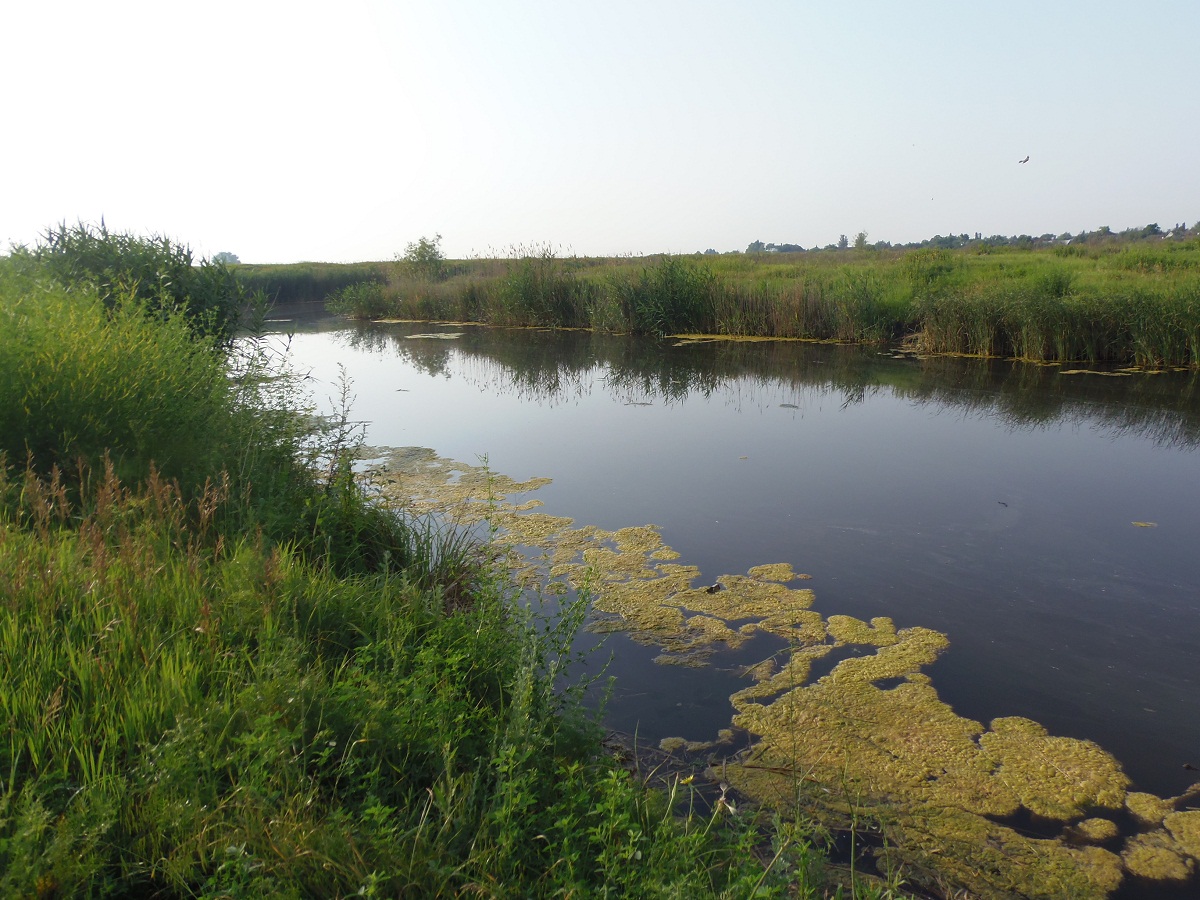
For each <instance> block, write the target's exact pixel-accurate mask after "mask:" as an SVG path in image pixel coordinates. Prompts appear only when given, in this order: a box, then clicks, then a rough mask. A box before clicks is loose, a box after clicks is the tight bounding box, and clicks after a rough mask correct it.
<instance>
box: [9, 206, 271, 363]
mask: <svg viewBox="0 0 1200 900" xmlns="http://www.w3.org/2000/svg"><path fill="white" fill-rule="evenodd" d="M14 258H15V260H16V261H17V262H18V264H23V265H24V266H25V267H27V268H29V269H32V270H36V271H37V272H38V274H39V275H41V276H43V277H49V278H51V279H53V280H55V281H57V282H58V283H60V284H61V285H63V286H65V287H67V288H70V289H76V288H84V289H85V291H86V289H87V288H91V289H92V290H94V291H95V292H96V294H98V296H99V297H100V299H101V300H102V301H103V302H104V304H105V305H106V306H107V307H109V308H110V309H112V308H114V307H116V306H117V305H120V304H134V305H137V306H140V307H141V308H142V309H144V310H146V311H149V312H154V313H161V314H163V315H166V316H171V315H177V314H182V315H183V316H184V317H185V319H186V321H187V322H188V324H189V326H190V327H191V329H192V331H193V332H195V333H196V334H198V335H202V336H210V337H213V338H215V339H216V340H217V342H218V343H221V344H225V345H228V344H229V343H230V342H231V341H232V339H233V334H234V331H235V330H236V329H237V326H238V321H239V318H240V316H241V314H242V310H243V308H244V307H245V306H246V305H247V304H249V303H250V302H251V299H252V298H251V296H250V295H249V294H248V293H247V292H246V291H245V290H244V289H243V288H242V286H241V284H240V283H239V282H238V281H237V279H236V278H235V277H234V275H233V274H232V273H231V272H230V270H229V269H228V268H227V267H226V266H225V265H223V264H221V263H219V262H212V261H208V260H201V261H200V262H199V263H197V262H196V261H195V259H194V258H193V257H192V251H191V250H190V249H188V248H187V247H185V246H181V245H179V244H175V243H172V242H171V241H170V240H169V239H167V238H165V237H150V238H141V237H137V236H136V235H132V234H118V233H114V232H111V231H109V230H108V228H107V227H106V226H105V225H104V223H103V222H101V223H100V226H99V227H98V228H94V227H92V226H89V225H85V224H82V223H80V224H79V225H75V226H71V227H68V226H67V225H66V224H65V223H64V224H62V225H59V226H57V227H52V228H50V229H48V230H47V231H46V234H45V236H44V239H43V243H41V244H40V245H39V246H38V247H36V248H35V249H34V250H32V251H29V250H25V249H19V250H18V251H17V252H16V253H14ZM89 293H90V292H89Z"/></svg>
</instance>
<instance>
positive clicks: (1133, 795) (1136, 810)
mask: <svg viewBox="0 0 1200 900" xmlns="http://www.w3.org/2000/svg"><path fill="white" fill-rule="evenodd" d="M1125 808H1126V809H1127V810H1129V812H1130V813H1131V814H1132V815H1133V817H1134V818H1135V819H1136V820H1137V821H1138V824H1139V825H1142V826H1145V827H1150V828H1154V827H1157V826H1159V825H1161V824H1162V821H1163V819H1164V818H1166V816H1167V813H1169V812H1171V811H1172V810H1174V809H1175V804H1174V803H1172V802H1171V801H1170V800H1164V799H1162V798H1161V797H1156V796H1154V795H1153V794H1144V793H1142V792H1141V791H1130V792H1129V793H1127V794H1126V795H1125Z"/></svg>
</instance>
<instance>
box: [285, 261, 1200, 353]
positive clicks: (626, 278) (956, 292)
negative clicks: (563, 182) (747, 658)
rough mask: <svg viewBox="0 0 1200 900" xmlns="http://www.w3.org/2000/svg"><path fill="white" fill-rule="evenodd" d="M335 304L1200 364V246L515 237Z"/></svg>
mask: <svg viewBox="0 0 1200 900" xmlns="http://www.w3.org/2000/svg"><path fill="white" fill-rule="evenodd" d="M285 272H286V269H281V270H280V275H281V277H283V275H284V273H285ZM287 277H290V275H289V276H287ZM330 309H331V310H333V311H335V312H338V313H343V314H347V315H352V316H357V317H361V318H381V317H385V316H389V317H395V318H411V319H424V320H441V321H464V322H485V323H490V324H497V325H521V326H540V327H557V328H575V327H582V328H591V329H596V330H599V331H609V332H620V333H633V334H657V335H665V334H680V333H696V332H699V333H705V334H716V335H740V336H751V337H773V338H803V339H815V340H836V341H851V342H871V343H884V342H889V341H906V342H908V344H909V345H910V346H912V347H914V348H915V349H919V350H921V351H924V352H930V353H955V354H968V355H975V356H987V357H996V356H999V357H1018V358H1021V359H1028V360H1037V361H1049V360H1054V361H1067V360H1073V361H1081V362H1088V363H1122V364H1136V365H1139V366H1157V365H1167V366H1195V365H1200V243H1198V241H1197V239H1196V238H1189V239H1187V240H1180V241H1162V240H1156V241H1152V242H1142V243H1102V244H1094V245H1092V244H1066V245H1059V246H1051V247H1037V248H1034V247H1022V246H1002V247H1001V246H991V245H988V244H983V243H981V244H975V245H972V246H967V247H964V248H960V249H954V250H951V249H945V248H938V247H926V248H921V249H916V250H890V249H886V250H875V249H870V248H864V249H861V250H844V251H837V252H830V251H822V252H818V253H805V254H799V253H749V254H735V255H722V256H703V255H697V256H654V257H645V258H622V259H599V258H577V257H568V256H561V255H559V254H558V253H557V252H556V251H555V250H554V249H553V248H550V247H532V248H517V249H515V250H513V251H512V253H511V254H510V255H509V256H508V257H506V258H500V259H474V260H466V261H455V262H453V263H451V262H448V261H446V262H443V263H442V264H441V265H440V266H439V268H438V270H437V273H436V277H430V273H429V271H428V270H426V269H420V268H414V267H413V266H411V265H398V266H392V267H380V269H378V270H377V271H376V273H375V274H374V276H373V277H372V279H371V280H370V286H369V287H367V286H364V287H362V288H352V289H350V288H343V289H342V290H341V291H340V292H334V293H333V294H332V296H331V298H330Z"/></svg>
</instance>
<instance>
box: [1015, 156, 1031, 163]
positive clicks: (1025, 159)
mask: <svg viewBox="0 0 1200 900" xmlns="http://www.w3.org/2000/svg"><path fill="white" fill-rule="evenodd" d="M1017 162H1018V163H1021V164H1024V163H1027V162H1029V157H1028V156H1027V157H1025V158H1024V159H1018V160H1017Z"/></svg>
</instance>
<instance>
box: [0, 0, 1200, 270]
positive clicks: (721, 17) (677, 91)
mask: <svg viewBox="0 0 1200 900" xmlns="http://www.w3.org/2000/svg"><path fill="white" fill-rule="evenodd" d="M0 21H2V22H3V30H4V33H5V40H4V41H3V45H4V46H3V51H2V52H0V84H3V85H4V88H5V90H4V102H3V106H4V118H5V123H6V124H5V128H4V129H3V133H2V135H0V250H3V249H6V248H8V247H9V246H10V245H12V244H27V245H28V244H34V243H36V242H37V241H38V239H39V235H41V234H42V233H44V231H45V230H46V228H47V227H49V226H51V225H55V224H57V223H61V222H66V223H69V224H73V223H75V222H80V221H82V222H87V223H97V222H99V221H100V220H101V218H103V219H104V221H105V223H106V224H107V226H108V227H109V228H110V229H113V230H117V231H128V232H135V233H138V234H154V235H163V236H167V237H170V238H172V239H174V240H176V241H179V242H181V243H185V244H188V245H189V246H191V247H192V249H193V250H194V251H195V252H196V253H197V254H199V255H202V256H211V255H212V254H214V253H217V252H220V251H228V252H231V253H234V254H236V255H237V256H238V257H239V258H240V259H241V260H242V261H243V262H259V263H273V262H295V261H300V260H320V261H328V262H351V261H359V260H383V259H391V258H392V257H394V256H395V255H396V254H397V253H403V251H404V248H405V246H406V245H407V244H408V243H410V242H413V241H416V240H417V239H418V238H420V237H423V236H426V237H432V236H434V235H435V234H440V235H441V247H442V249H443V251H444V252H445V253H446V255H447V256H450V257H453V258H462V257H466V256H474V255H508V254H510V253H513V252H517V251H519V250H520V249H521V248H526V247H530V246H536V247H539V248H542V247H550V248H551V249H554V250H555V251H556V252H559V253H562V254H566V255H569V254H578V255H625V254H632V255H640V254H649V253H662V252H670V253H694V252H696V251H699V250H704V249H708V248H713V249H716V250H719V251H727V250H744V249H745V247H746V246H747V245H748V244H749V243H750V242H751V241H755V240H761V241H764V242H767V243H797V244H801V245H802V246H805V247H811V246H813V245H825V244H829V243H832V242H835V241H836V240H837V239H838V236H839V235H841V234H847V235H850V236H851V238H853V236H854V235H855V234H857V233H858V232H860V231H866V232H867V234H868V235H869V239H870V240H871V241H872V242H873V241H877V240H886V241H891V242H893V243H901V242H908V241H916V240H922V239H924V238H927V237H931V236H933V235H934V234H951V233H953V234H959V233H963V232H966V233H969V234H973V233H975V232H982V233H983V234H984V235H989V234H1021V233H1029V234H1042V233H1045V232H1050V233H1054V234H1059V233H1062V232H1065V231H1071V232H1079V231H1080V230H1093V229H1095V228H1098V227H1100V226H1102V225H1108V226H1110V227H1112V228H1113V229H1114V230H1120V229H1123V228H1127V227H1132V226H1139V227H1140V226H1142V225H1145V224H1148V223H1150V222H1158V223H1159V224H1160V225H1162V226H1163V227H1164V228H1169V227H1170V226H1172V225H1174V224H1176V223H1177V222H1186V223H1188V224H1189V225H1190V224H1193V223H1194V221H1195V220H1196V219H1197V217H1200V94H1197V92H1196V84H1195V79H1196V65H1195V47H1196V44H1197V41H1198V40H1200V3H1198V2H1195V0H1139V2H1136V3H1135V2H1130V0H1121V2H1109V0H1086V2H1082V0H1081V2H1075V0H1059V2H1050V0H1038V2H1025V0H1008V2H1004V3H975V2H963V0H945V2H942V0H928V2H926V0H909V2H903V3H901V2H896V0H888V2H876V0H858V2H854V3H835V2H831V0H830V2H820V3H818V2H802V0H792V2H784V0H759V2H744V0H743V2H704V0H693V2H669V0H662V2H657V0H637V2H627V0H607V2H604V3H581V2H571V0H553V2H541V0H512V2H505V0H478V2H475V0H461V2H460V0H429V2H426V0H392V2H384V0H376V2H367V0H339V2H338V3H332V2H328V0H326V2H321V3H309V2H304V0H290V2H256V0H238V2H225V0H209V2H205V3H195V2H182V0H180V2H162V0H153V2H131V0H111V2H96V0H88V2H77V0H60V2H56V3H46V2H43V0H0ZM1026 156H1028V157H1029V162H1028V163H1026V164H1019V163H1018V160H1020V159H1023V158H1024V157H1026Z"/></svg>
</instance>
